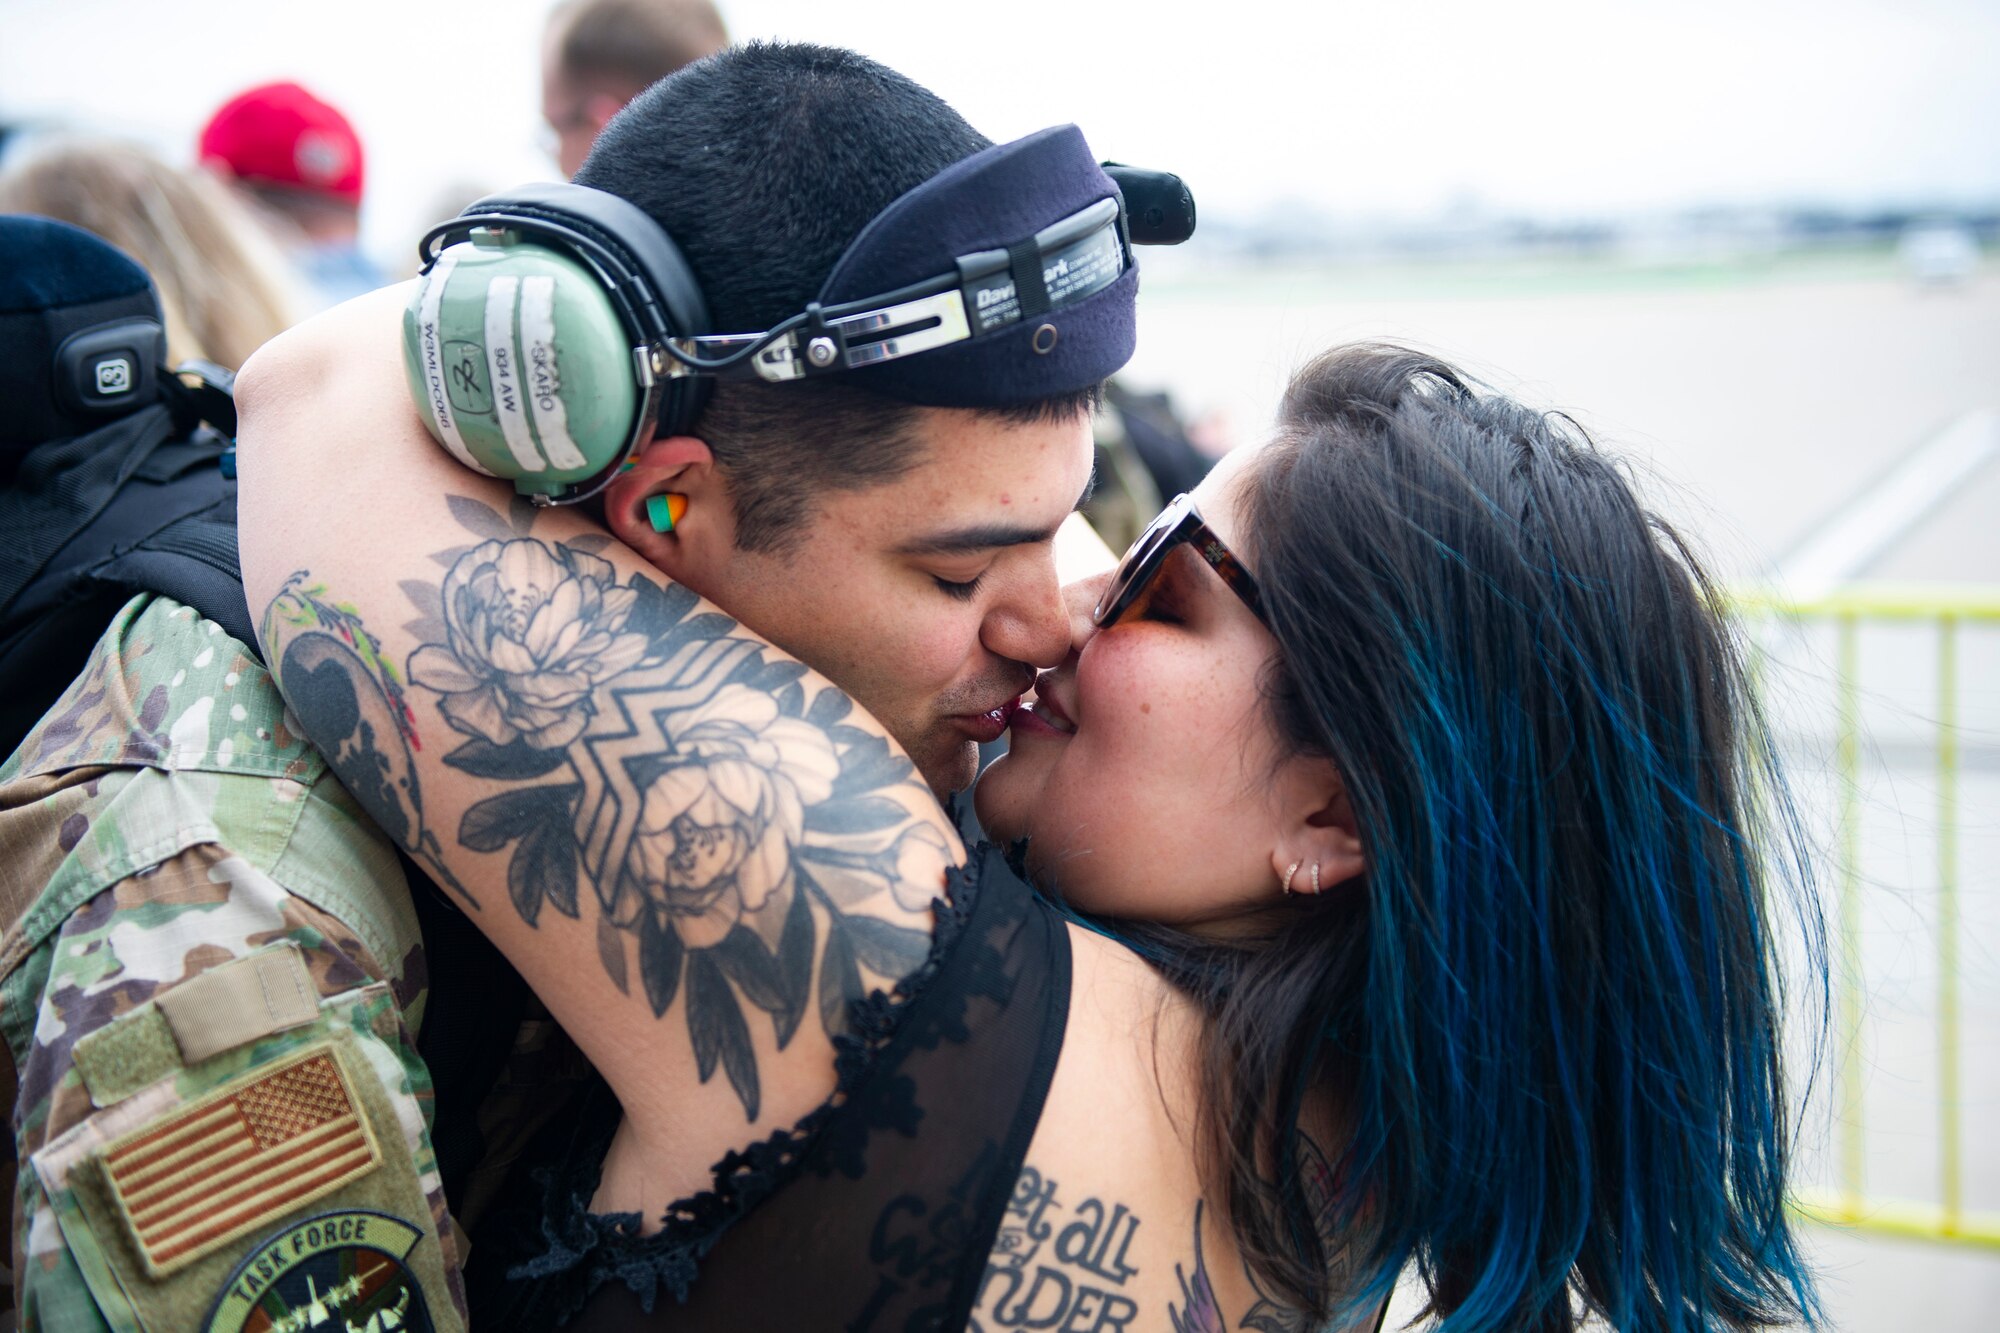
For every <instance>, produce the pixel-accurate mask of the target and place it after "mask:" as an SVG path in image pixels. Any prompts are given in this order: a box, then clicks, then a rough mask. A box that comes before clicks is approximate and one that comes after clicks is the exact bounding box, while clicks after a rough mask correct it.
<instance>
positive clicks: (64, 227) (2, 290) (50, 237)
mask: <svg viewBox="0 0 2000 1333" xmlns="http://www.w3.org/2000/svg"><path fill="white" fill-rule="evenodd" d="M129 320H150V321H152V323H153V324H154V325H155V327H156V328H157V326H159V324H160V323H161V316H160V301H159V298H158V296H156V295H155V294H154V292H153V283H152V279H150V278H148V277H147V276H146V270H144V269H143V268H140V267H139V266H138V265H137V264H136V263H134V262H133V261H132V260H131V259H129V258H128V257H126V255H125V254H124V253H123V252H121V251H119V250H117V249H115V248H113V247H112V246H110V245H108V244H106V243H105V242H104V241H101V240H99V239H98V238H97V237H95V236H93V235H91V234H90V233H89V232H87V231H85V230H83V229H82V228H81V227H72V226H70V225H69V224H68V223H66V222H56V221H53V220H52V219H49V218H41V217H30V216H26V215H24V214H0V403H5V404H6V410H5V411H4V412H0V448H5V449H8V450H10V451H14V450H21V449H26V448H32V447H33V446H35V445H37V444H41V443H43V442H44V441H47V440H55V439H63V438H67V437H69V436H73V435H80V434H82V433H83V432H85V431H87V430H91V429H93V428H95V427H96V426H98V425H100V424H102V422H103V417H102V416H96V415H89V414H83V413H79V412H77V411H75V410H74V408H73V407H71V406H66V405H65V404H64V402H63V401H62V399H61V397H60V396H59V394H58V392H57V386H56V349H58V348H59V347H61V346H62V345H63V343H64V342H66V341H67V340H68V339H69V338H70V337H71V336H72V335H74V334H77V333H81V332H84V331H86V330H89V329H92V328H96V327H99V326H103V325H109V324H116V323H120V322H122V321H129ZM145 351H146V354H147V355H149V356H151V357H152V358H153V359H154V365H152V366H147V367H145V368H144V369H145V371H146V373H147V375H148V376H149V377H150V375H151V374H152V373H153V372H154V371H155V370H156V369H157V364H158V362H160V361H163V360H165V358H166V347H165V337H164V334H160V335H158V336H157V337H152V338H150V339H149V340H148V345H147V347H146V349H145Z"/></svg>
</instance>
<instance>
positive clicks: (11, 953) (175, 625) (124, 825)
mask: <svg viewBox="0 0 2000 1333" xmlns="http://www.w3.org/2000/svg"><path fill="white" fill-rule="evenodd" d="M204 845H208V846H213V847H215V848H220V849H224V850H225V851H226V852H227V854H228V855H229V856H230V857H231V858H234V859H235V861H237V862H240V863H242V864H243V865H244V866H246V867H247V868H249V869H250V870H254V872H255V873H257V874H260V875H266V876H269V877H271V878H272V879H273V880H274V881H275V882H277V883H279V884H281V885H282V886H283V887H284V889H285V890H286V891H288V892H290V893H295V894H298V895H299V896H301V897H303V898H305V899H306V900H307V901H309V902H311V903H313V904H314V905H315V906H316V907H318V908H320V909H322V910H324V911H327V912H329V913H331V914H332V915H333V916H334V917H335V918H337V919H339V920H341V921H343V922H345V923H346V924H347V926H348V928H349V929H351V930H353V931H355V932H357V933H358V934H359V936H360V937H361V939H362V941H363V943H365V944H366V945H367V946H368V947H369V948H370V949H371V950H372V951H374V952H375V953H376V954H377V955H378V956H380V957H382V958H383V959H384V961H385V963H386V964H387V966H388V968H389V970H390V971H391V972H392V973H394V972H399V971H400V967H401V963H402V960H403V958H404V957H405V956H406V955H408V954H409V953H410V952H411V950H412V949H413V948H414V947H415V945H416V943H417V934H418V931H417V923H416V918H415V913H414V909H413V907H412V906H411V904H410V901H409V894H408V891H407V889H406V888H405V887H404V883H403V881H404V876H403V873H402V870H401V867H400V865H399V863H398V861H397V858H396V853H395V849H394V847H393V846H391V845H390V844H389V843H388V841H387V840H386V839H385V838H384V837H383V836H382V834H381V833H380V832H379V830H377V829H376V828H375V827H374V826H373V825H372V824H371V823H369V822H368V820H367V819H366V818H365V817H364V816H363V815H362V814H361V812H360V810H359V809H358V808H357V807H356V806H355V804H354V801H353V798H352V797H350V796H349V795H348V794H347V792H346V791H345V790H344V789H342V788H341V787H340V786H339V784H338V783H337V782H336V781H335V780H334V778H333V776H332V774H331V772H330V771H329V770H328V768H327V765H326V763H325V761H324V760H323V759H322V758H321V756H320V755H319V753H318V751H316V750H315V749H314V748H313V747H312V746H311V745H310V744H309V743H308V742H307V741H306V740H305V738H304V737H303V736H301V735H300V734H299V733H298V731H297V728H296V723H294V722H293V721H292V720H291V718H290V715H289V714H288V713H287V712H286V711H285V706H284V701H283V700H282V699H281V698H280V697H279V695H278V692H277V688H276V686H275V685H274V684H273V682H272V680H271V677H270V674H269V673H268V672H267V671H266V670H265V669H264V667H263V666H262V664H261V663H260V662H259V661H258V659H257V657H256V656H255V655H254V654H253V653H252V652H251V651H250V649H249V648H248V647H247V646H246V645H244V644H242V643H240V642H239V641H237V640H236V639H234V638H232V637H231V636H230V635H229V634H227V633H226V632H225V631H223V630H222V629H221V627H220V626H218V625H216V624H215V622H213V621H210V620H206V619H203V618H202V617H201V616H199V615H198V614H196V613H195V612H194V611H193V610H192V609H191V608H189V607H186V606H183V605H181V604H180V603H177V602H175V601H173V600H171V599H169V598H164V597H155V596H140V597H135V598H134V599H133V600H132V601H130V602H128V603H127V604H126V605H125V606H124V607H123V608H122V609H121V610H120V611H119V613H118V614H117V615H116V616H115V617H113V620H112V623H111V625H110V626H109V627H108V628H107V629H106V630H105V632H104V634H103V635H102V636H101V637H100V639H99V640H98V643H97V645H96V647H95V649H94V650H93V651H92V654H91V657H90V660H89V662H88V664H87V665H86V666H85V667H84V669H83V670H82V671H81V672H79V673H78V675H77V678H76V679H75V680H74V681H73V682H72V683H71V685H70V687H69V689H68V690H67V691H66V692H65V693H64V695H63V697H62V698H61V699H60V700H58V701H57V703H56V704H55V705H54V706H53V707H52V708H51V709H50V710H49V712H48V713H47V714H46V715H45V716H44V717H43V718H42V720H41V721H40V722H39V723H37V724H36V726H35V728H34V730H33V731H31V732H30V733H29V735H28V737H27V739H26V740H24V741H23V742H22V745H21V747H20V749H19V750H17V751H16V752H15V754H14V756H13V757H12V758H11V759H9V760H8V762H7V764H6V766H5V767H4V768H0V866H4V868H5V872H6V873H5V876H4V878H5V881H6V886H7V889H6V892H5V893H4V894H0V927H4V928H5V933H4V944H0V974H5V973H6V972H8V971H10V970H11V968H12V967H13V966H16V965H18V964H19V963H20V962H21V961H22V960H23V958H25V956H26V955H27V954H28V953H29V952H32V951H33V950H34V949H35V948H36V947H38V946H39V945H40V944H41V943H42V942H43V941H44V940H45V939H46V938H47V936H48V934H49V932H50V931H52V930H54V929H55V928H56V927H57V926H58V925H60V923H61V922H62V921H63V920H64V919H65V918H66V917H67V916H68V914H69V913H70V912H72V911H75V910H76V909H77V908H78V907H80V906H81V905H82V904H83V903H84V902H86V901H89V900H90V899H91V898H93V897H94V896H96V895H97V894H99V893H101V892H103V891H104V890H106V889H108V888H111V887H113V886H114V885H118V884H122V883H124V882H126V881H128V880H131V879H132V878H133V877H134V876H138V875H143V874H146V873H148V872H150V871H151V870H152V869H153V868H154V867H155V866H157V865H159V864H161V863H163V862H165V861H166V860H168V859H169V858H171V857H173V856H175V855H178V854H180V853H182V852H184V851H186V850H188V849H190V848H194V847H198V846H204Z"/></svg>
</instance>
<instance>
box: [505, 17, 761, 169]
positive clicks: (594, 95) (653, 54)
mask: <svg viewBox="0 0 2000 1333" xmlns="http://www.w3.org/2000/svg"><path fill="white" fill-rule="evenodd" d="M727 45H729V34H728V32H727V31H725V30H724V28H723V26H722V15H720V14H718V13H717V12H716V10H715V6H714V5H713V4H711V3H710V0H568V2H567V3H565V4H560V5H557V6H556V8H555V11H554V12H553V13H552V14H550V15H549V26H548V29H547V32H546V33H545V34H544V36H543V39H542V117H543V118H544V119H545V120H547V121H548V123H549V128H550V130H552V131H553V132H554V133H555V139H556V150H555V151H556V161H557V162H558V163H559V164H560V165H561V167H562V174H563V177H564V178H565V179H567V178H569V177H571V176H574V175H576V172H577V168H578V167H581V166H582V165H583V159H584V158H586V157H588V156H589V155H590V146H591V145H592V144H593V143H595V142H597V136H598V134H599V133H601V132H602V131H603V129H604V127H605V125H607V124H609V123H610V120H611V118H612V117H613V116H615V115H617V114H618V113H619V112H620V111H622V110H624V109H625V104H626V103H627V102H629V101H631V100H632V99H633V98H635V97H637V96H638V95H639V94H640V93H642V92H644V91H645V90H646V89H647V88H649V87H651V86H652V85H653V84H655V83H657V82H658V81H659V80H661V79H664V78H666V77H667V75H669V74H671V73H673V72H674V71H675V70H677V69H679V68H680V67H681V66H683V65H689V64H693V63H694V62H695V61H697V60H699V59H701V58H702V57H703V56H707V55H713V54H715V53H716V52H717V51H720V50H721V49H722V48H723V47H725V46H727Z"/></svg>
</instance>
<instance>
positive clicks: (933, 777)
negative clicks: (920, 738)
mask: <svg viewBox="0 0 2000 1333" xmlns="http://www.w3.org/2000/svg"><path fill="white" fill-rule="evenodd" d="M952 732H953V733H955V732H956V729H955V728H954V729H952ZM924 739H925V744H924V746H923V749H922V750H921V751H920V752H917V753H913V754H912V755H911V756H910V757H911V758H912V759H913V760H915V761H916V765H917V771H918V772H919V773H921V774H923V778H924V781H925V782H927V783H929V784H930V789H931V794H932V795H933V796H935V797H937V798H938V800H939V801H940V802H944V801H949V800H950V799H951V797H952V795H953V794H954V793H956V792H961V791H964V790H965V789H966V788H968V787H970V786H971V785H972V780H973V778H975V777H976V776H978V773H979V747H978V746H976V745H974V744H973V743H972V742H971V741H969V740H966V739H965V738H964V737H963V735H962V734H949V733H946V732H945V731H944V730H943V729H942V728H941V729H940V730H939V732H937V733H934V734H933V735H930V736H927V737H925V738H924Z"/></svg>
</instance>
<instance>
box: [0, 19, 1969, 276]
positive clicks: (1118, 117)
mask: <svg viewBox="0 0 2000 1333" xmlns="http://www.w3.org/2000/svg"><path fill="white" fill-rule="evenodd" d="M547 8H548V0H477V3H472V4H466V3H457V4H451V5H446V4H442V3H435V2H434V0H401V2H400V3H393V2H392V0H331V3H328V2H327V0H320V2H319V3H300V0H200V3H197V4H195V5H189V6H169V5H165V4H162V3H159V0H147V2H146V3H140V2H138V0H0V116H4V117H7V118H10V119H17V120H18V119H29V120H43V119H47V120H56V121H66V122H71V123H76V124H80V125H83V126H85V127H88V128H96V129H106V130H111V131H115V132H119V133H122V134H124V135H127V136H128V137H137V138H140V139H143V140H145V141H147V142H149V143H151V144H153V145H154V146H155V147H157V148H159V149H160V150H162V151H163V152H166V153H167V154H169V155H170V156H173V157H175V158H179V159H185V158H186V157H187V156H188V155H189V154H190V153H191V150H192V144H193V140H194V137H195V135H196V133H197V130H198V128H199V126H200V124H201V122H202V120H203V119H204V118H205V117H206V115H207V114H208V113H209V112H210V111H211V110H213V108H214V107H215V106H216V105H218V104H220V103H221V102H222V101H223V100H224V99H225V98H227V97H228V96H230V95H231V94H232V93H234V92H236V91H237V90H239V89H241V88H242V87H245V86H248V85H249V84H251V83H254V82H258V81H262V80H265V79H270V78H280V77H284V78H296V79H298V80H300V81H301V82H303V83H305V84H307V86H309V87H311V88H313V89H315V90H316V91H318V92H319V93H320V95H321V96H324V97H326V98H327V99H328V100H330V101H333V102H335V103H336V104H338V105H340V106H342V107H343V108H344V109H345V110H346V111H347V112H348V114H349V115H350V116H352V117H353V119H354V120H355V122H356V123H357V125H358V126H359V127H360V129H361V131H362V134H363V136H364V139H365V141H366V145H367V150H368V152H369V154H370V159H369V170H370V191H371V193H370V202H369V218H368V235H369V239H370V242H371V244H372V245H373V246H375V247H377V248H380V249H383V250H394V251H395V252H397V253H398V254H400V252H401V250H402V248H403V246H404V245H405V244H407V239H406V238H408V237H410V236H412V235H413V234H414V232H415V231H416V230H418V229H420V224H421V223H422V222H424V221H427V220H430V218H431V215H432V214H433V213H435V212H438V211H439V209H440V207H441V206H442V205H441V202H440V201H442V200H445V199H446V198H447V197H449V196H453V195H458V196H460V197H469V196H470V195H471V194H472V193H474V192H476V191H478V190H481V189H488V188H497V187H501V186H505V185H509V184H513V183H515V182H517V181H519V180H521V179H525V178H528V177H532V176H538V175H539V176H546V175H549V174H552V167H551V165H550V164H549V162H548V160H547V159H546V158H545V157H544V156H542V155H541V153H540V150H539V145H540V138H539V122H538V119H537V114H538V105H539V104H538V100H537V95H536V85H535V81H536V65H537V41H538V34H539V31H540V25H541V21H542V17H543V15H544V14H545V13H546V10H547ZM723 10H724V14H725V16H726V18H727V19H728V21H729V25H730V30H731V32H732V34H733V35H734V36H736V37H737V38H739V39H740V38H746V37H755V36H771V37H790V38H803V39H812V40H818V41H826V42H832V43H838V44H841V45H846V46H852V47H855V48H856V49H859V50H861V51H864V52H866V53H867V54H869V55H871V56H874V57H875V58H877V59H880V60H882V61H884V62H885V63H887V64H889V65H891V66H893V67H895V68H897V69H900V70H902V71H903V72H904V73H906V74H909V75H910V76H912V77H913V78H915V79H917V80H918V81H919V82H921V83H924V84H926V85H928V86H929V87H931V88H933V89H935V90H936V91H937V92H939V93H940V94H942V95H943V96H944V97H945V98H946V100H948V101H950V102H952V103H953V104H954V105H955V106H957V107H958V108H959V109H960V110H961V111H962V112H964V113H965V115H966V116H967V118H968V119H970V120H971V121H972V122H973V124H975V125H977V126H978V127H979V128H980V129H982V130H984V131H985V132H986V133H987V134H989V135H992V136H993V137H994V138H996V139H1005V138H1011V137H1014V136H1016V135H1018V134H1022V133H1026V132H1027V131H1029V130H1032V129H1036V128H1039V127H1040V126H1043V125H1048V124H1054V123H1058V122H1061V121H1065V120H1074V121H1075V122H1077V123H1078V124H1080V125H1081V126H1083V128H1084V131H1085V133H1086V134H1087V135H1088V136H1089V138H1090V141H1091V144H1092V146H1093V147H1094V148H1095V149H1096V150H1097V151H1098V153H1099V154H1100V155H1101V156H1104V157H1113V158H1118V159H1120V160H1123V161H1128V162H1136V163H1142V164H1146V165H1154V166H1160V167H1166V168H1169V169H1172V170H1177V171H1179V172H1180V173H1181V174H1182V175H1183V176H1185V177H1186V178H1187V180H1188V181H1189V183H1190V184H1191V185H1192V186H1193V187H1194V190H1195V194H1196V198H1197V199H1198V200H1199V201H1200V202H1201V206H1202V208H1203V210H1204V212H1205V213H1206V214H1210V215H1214V214H1225V213H1228V214H1238V215H1242V214H1249V213H1255V212H1258V211H1260V210H1263V209H1266V208H1269V207H1271V206H1272V205H1274V204H1277V203H1279V202H1282V201H1286V200H1292V199H1297V200H1303V201H1306V202H1308V203H1310V204H1312V205H1314V206H1315V207H1317V208H1318V209H1320V210H1321V211H1323V212H1326V213H1329V214H1332V215H1334V216H1337V217H1347V218H1373V217H1388V216H1410V215H1428V214H1432V213H1435V212H1437V211H1439V210H1440V209H1444V208H1448V207H1453V206H1463V205H1466V204H1468V203H1470V204H1476V205H1478V206H1480V207H1483V208H1487V209H1493V210H1505V211H1521V212H1528V213H1532V214H1536V215H1541V216H1546V217H1575V216H1594V215H1618V214H1626V213H1631V212H1636V211H1644V210H1651V209H1657V208H1678V207H1685V206H1695V205H1704V204H1715V203H1723V204H1727V203H1752V204H1755V203H1783V202H1796V201H1810V200H1824V201H1831V202H1838V203H1866V202H1876V201H1882V202H1897V203H1918V204H1923V203H1932V202H1973V201H1994V200H2000V4H1996V3H1993V0H1898V2H1895V3H1890V2H1888V0H1672V2H1671V3H1650V2H1649V3H1643V4H1642V3H1625V2H1621V0H1375V2H1374V3H1372V4H1367V5H1362V4H1354V3H1338V2H1331V3H1329V2H1325V0H1323V2H1322V3H1319V4H1312V3H1309V2H1308V3H1292V4H1282V3H1276V2H1275V0H1236V2H1235V3H1228V2H1226V0H1225V2H1224V3H1212V4H1202V5H1195V4H1185V3H1180V0H1153V2H1152V3H1145V4H1139V3H1120V4H1108V3H1095V2H1093V0H1074V2H1073V3H1069V4H1063V5H1047V4H1041V5H1035V4H1021V5H1015V6H1001V5H995V4H991V3H986V4H977V5H972V4H963V3H954V2H953V0H867V2H866V3H860V2H856V0H726V2H725V3H724V5H723ZM451 207H452V208H454V209H455V207H456V202H455V201H454V202H453V203H452V204H451Z"/></svg>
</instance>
